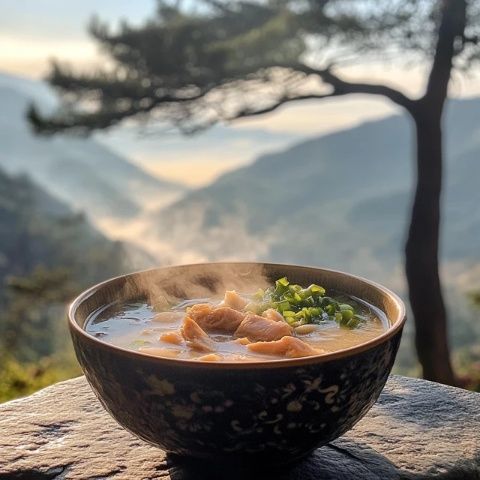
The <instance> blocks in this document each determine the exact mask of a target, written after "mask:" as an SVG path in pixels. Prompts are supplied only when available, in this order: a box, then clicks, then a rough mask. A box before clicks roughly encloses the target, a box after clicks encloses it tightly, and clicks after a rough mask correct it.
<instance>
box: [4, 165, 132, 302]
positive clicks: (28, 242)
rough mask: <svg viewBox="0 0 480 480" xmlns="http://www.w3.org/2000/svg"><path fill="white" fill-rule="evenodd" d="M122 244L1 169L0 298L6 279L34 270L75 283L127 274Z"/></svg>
mask: <svg viewBox="0 0 480 480" xmlns="http://www.w3.org/2000/svg"><path fill="white" fill-rule="evenodd" d="M127 259H128V251H127V246H126V245H124V244H122V243H120V242H112V241H110V240H108V239H107V238H105V237H104V236H103V235H102V234H100V233H99V232H98V231H97V230H95V228H94V227H92V226H91V225H90V224H89V223H88V222H87V220H86V219H85V217H84V216H83V215H82V214H78V213H74V212H73V211H72V210H71V209H70V207H68V206H67V205H65V204H64V203H62V202H60V201H58V200H57V199H55V198H54V197H52V196H51V195H50V194H48V193H47V192H45V191H44V190H43V189H42V188H41V187H39V186H37V185H35V184H34V183H33V182H32V181H31V180H30V179H29V178H28V177H26V176H24V175H23V176H16V177H13V176H10V175H7V174H5V173H4V172H3V171H1V170H0V298H1V297H2V295H3V293H4V292H3V288H2V286H3V282H4V280H5V278H6V277H7V276H9V275H16V276H22V275H27V274H29V273H30V272H31V271H33V270H34V269H35V268H36V267H37V266H39V265H42V266H44V267H46V268H62V269H68V270H69V271H70V272H71V275H72V276H73V277H74V278H75V280H76V281H78V283H79V284H80V285H88V284H91V283H92V282H96V281H99V280H100V279H104V278H107V277H108V276H113V275H118V274H119V273H121V272H123V271H125V270H127V269H128V268H129V265H128V260H127Z"/></svg>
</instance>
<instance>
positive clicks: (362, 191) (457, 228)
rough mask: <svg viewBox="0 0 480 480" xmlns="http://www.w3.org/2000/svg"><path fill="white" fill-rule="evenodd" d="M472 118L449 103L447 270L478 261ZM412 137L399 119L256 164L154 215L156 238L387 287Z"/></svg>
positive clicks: (401, 221) (479, 145)
mask: <svg viewBox="0 0 480 480" xmlns="http://www.w3.org/2000/svg"><path fill="white" fill-rule="evenodd" d="M318 108H319V112H321V105H319V107H318ZM479 110H480V99H468V100H452V101H451V102H450V103H449V107H448V110H447V114H446V119H445V121H446V125H447V127H448V128H447V139H446V141H447V143H446V158H447V162H446V163H447V165H446V185H445V186H446V188H445V195H444V198H443V202H444V213H445V216H444V222H443V226H442V227H443V228H442V240H443V243H442V246H443V248H442V255H443V259H444V260H445V261H452V262H454V261H462V262H467V263H471V262H477V263H478V262H479V261H480V256H479V254H478V238H480V237H479V233H480V211H479V210H478V208H476V205H478V203H479V202H480V190H479V189H478V187H477V185H476V184H477V182H478V180H477V179H478V178H480V135H479V134H480V115H478V111H479ZM411 130H412V129H411V125H410V123H409V121H408V119H407V118H406V117H404V116H400V115H396V116H391V117H388V118H385V119H382V120H378V121H374V122H368V123H364V124H361V125H359V126H357V127H354V128H350V129H348V130H343V131H339V132H336V133H333V134H329V135H326V136H322V137H318V138H312V139H310V140H308V141H304V142H301V143H298V144H296V145H294V146H293V147H291V148H288V149H285V150H283V151H279V152H274V153H270V154H267V155H263V156H261V157H260V158H259V159H258V160H257V161H255V162H254V163H253V164H251V165H249V166H247V167H244V168H241V169H238V170H235V171H233V172H230V173H227V174H225V175H223V176H222V177H221V178H219V179H218V180H217V181H216V182H214V183H213V184H211V185H210V186H208V187H206V188H203V189H200V190H196V191H193V192H191V193H189V194H187V195H186V196H185V197H184V198H182V199H181V200H179V201H177V202H176V203H174V204H172V205H170V206H168V207H167V208H164V209H162V210H159V211H157V212H155V213H154V214H152V217H151V223H152V225H157V229H156V232H155V233H156V236H157V238H158V239H161V240H162V242H163V243H165V242H168V243H169V244H170V245H172V246H174V248H175V249H176V250H177V251H183V252H190V255H191V256H195V255H197V256H198V258H199V259H215V260H216V259H225V258H237V259H255V258H259V259H265V260H272V261H280V262H296V263H304V264H316V265H324V266H328V267H333V268H337V269H343V270H348V271H353V272H356V273H358V274H362V275H366V276H370V277H373V278H376V279H377V280H379V281H387V283H390V285H392V283H393V280H392V278H393V277H395V278H396V277H398V275H397V274H398V271H399V266H400V261H401V258H402V257H401V255H402V252H401V246H402V243H403V240H404V235H405V229H406V226H407V220H408V213H409V204H410V197H411V187H412V183H413V182H412V178H413V175H414V169H413V160H412V150H413V147H412V131H411ZM466 212H468V215H467V214H466Z"/></svg>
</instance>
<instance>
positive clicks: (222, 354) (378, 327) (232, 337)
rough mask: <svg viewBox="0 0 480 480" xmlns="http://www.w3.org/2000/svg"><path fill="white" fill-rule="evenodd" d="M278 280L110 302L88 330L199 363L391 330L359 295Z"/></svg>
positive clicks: (318, 347)
mask: <svg viewBox="0 0 480 480" xmlns="http://www.w3.org/2000/svg"><path fill="white" fill-rule="evenodd" d="M328 293H329V295H327V292H326V290H325V289H324V288H323V287H321V286H319V285H310V286H308V287H302V286H300V285H295V284H291V283H290V282H289V281H288V279H287V278H285V277H284V278H281V279H279V280H277V281H276V282H275V284H274V285H272V286H270V287H268V288H267V289H264V290H263V289H259V290H258V291H257V292H255V293H243V292H236V291H233V290H232V291H226V292H224V294H223V295H221V296H220V297H218V298H216V297H214V298H203V299H193V300H185V301H182V302H180V303H177V304H175V305H171V306H170V308H168V309H166V308H164V307H163V308H161V309H160V311H158V310H159V309H158V307H155V305H151V304H149V303H146V302H137V303H114V304H111V305H108V306H106V307H104V308H103V309H101V310H100V311H97V312H94V313H93V314H92V315H91V316H90V317H89V318H88V319H87V322H86V326H85V329H86V331H87V332H88V333H90V334H91V335H93V336H95V337H97V338H99V339H101V340H102V341H104V342H107V343H110V344H113V345H117V346H119V347H122V348H127V349H131V350H137V351H139V352H142V353H145V354H148V355H153V356H158V357H164V358H176V359H188V360H197V361H203V362H256V361H265V360H278V359H285V358H300V357H308V356H312V355H322V354H326V353H330V352H334V351H337V350H343V349H345V348H349V347H353V346H355V345H359V344H362V343H365V342H367V341H369V340H371V339H372V338H375V337H377V336H379V335H381V333H382V332H384V331H385V330H386V329H387V328H388V320H387V318H386V316H385V314H384V313H383V312H382V311H380V310H379V309H377V308H375V307H373V306H372V305H369V304H368V303H366V302H364V301H363V300H361V299H358V298H355V297H352V296H348V295H344V294H341V293H336V292H328Z"/></svg>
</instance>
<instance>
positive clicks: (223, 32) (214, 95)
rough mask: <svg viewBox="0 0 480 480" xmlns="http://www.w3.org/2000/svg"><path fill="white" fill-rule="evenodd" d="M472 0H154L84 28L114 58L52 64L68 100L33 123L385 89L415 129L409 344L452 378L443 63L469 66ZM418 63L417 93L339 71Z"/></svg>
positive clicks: (188, 113) (233, 113)
mask: <svg viewBox="0 0 480 480" xmlns="http://www.w3.org/2000/svg"><path fill="white" fill-rule="evenodd" d="M479 3H480V2H479V1H475V0H470V1H468V0H376V1H374V0H297V1H289V0H264V1H257V2H255V1H240V2H238V1H230V2H227V1H223V0H202V1H200V0H199V1H198V2H196V3H195V4H194V6H193V7H192V6H191V3H190V4H188V5H190V7H189V8H187V7H185V6H183V7H182V4H181V3H180V2H174V3H168V2H159V4H158V9H157V12H156V15H155V16H153V17H152V18H151V19H150V20H149V21H147V22H146V23H145V24H143V25H141V26H139V27H134V26H131V25H129V24H128V23H123V24H122V25H121V27H120V28H119V30H118V31H116V32H112V31H111V30H110V29H109V28H108V26H106V25H104V24H102V23H101V22H99V21H98V20H94V21H93V22H92V24H91V28H90V30H91V33H92V35H93V37H94V38H95V39H96V40H97V41H98V43H99V44H100V45H101V47H102V48H103V50H104V51H106V52H107V53H108V55H109V56H110V58H111V59H112V60H113V62H112V63H113V65H112V66H110V67H105V68H104V69H100V70H97V71H94V72H89V73H85V74H82V73H78V72H75V71H73V70H71V69H70V68H69V67H68V66H66V65H60V64H58V63H55V64H54V65H53V67H52V70H51V72H50V75H49V81H50V83H51V84H52V85H54V86H55V87H57V88H58V89H59V90H60V92H61V93H62V94H63V98H64V100H65V104H64V106H63V108H62V109H61V110H59V111H58V112H57V113H56V114H55V115H53V116H51V117H44V116H42V115H41V114H40V113H39V112H38V111H37V110H36V109H35V108H34V107H32V108H31V109H30V111H29V119H30V121H31V123H32V125H33V126H34V128H35V129H36V130H37V131H38V132H41V133H46V134H52V133H55V132H59V131H65V130H70V131H76V132H81V133H88V132H91V131H93V130H96V129H106V128H109V127H112V126H114V125H116V124H118V123H119V122H121V121H124V120H126V119H135V120H141V119H154V120H158V121H166V122H169V123H170V124H172V125H174V126H175V127H177V128H179V129H180V130H181V131H183V132H185V133H193V132H197V131H199V130H202V129H205V128H207V127H209V126H211V125H213V124H215V123H217V122H225V121H227V122H228V121H231V120H234V119H238V118H241V117H250V116H254V115H261V114H265V113H268V112H272V111H274V110H276V109H277V108H279V107H280V106H282V105H284V104H286V103H289V102H297V101H301V100H314V99H317V100H321V99H324V98H332V97H339V96H344V95H349V94H371V95H377V96H382V97H386V98H388V99H389V100H391V101H392V102H393V103H395V104H397V105H399V106H400V107H402V108H403V109H404V110H405V111H406V112H408V113H409V114H410V116H411V118H412V119H413V121H414V125H415V129H416V147H417V148H416V160H417V182H416V190H415V196H414V200H413V207H412V215H411V223H410V228H409V231H408V239H407V242H406V248H405V258H406V276H407V281H408V286H409V298H410V303H411V307H412V311H413V313H414V317H415V324H416V348H417V352H418V357H419V360H420V363H421V365H422V368H423V375H424V377H425V378H427V379H430V380H435V381H439V382H443V383H448V384H454V383H455V376H454V373H453V370H452V366H451V363H450V357H449V347H448V335H447V321H446V311H445V306H444V301H443V297H442V290H441V284H440V278H439V271H438V241H439V223H440V193H441V187H442V113H443V109H444V104H445V100H446V98H447V94H448V84H449V80H450V77H451V74H452V69H453V68H457V69H460V70H463V69H466V68H468V67H470V66H471V65H472V64H473V63H474V62H475V61H477V60H478V59H479V58H480V52H479V49H478V48H477V45H478V38H479V37H478V34H479V30H480V28H479V22H478V20H480V5H479ZM398 57H401V58H403V59H407V60H408V61H412V62H413V61H417V62H429V64H430V71H429V74H428V78H427V79H426V87H425V91H424V94H423V95H422V96H421V97H420V98H415V99H414V98H410V97H408V96H407V95H406V94H405V93H402V92H401V91H399V90H397V89H395V88H392V87H390V86H387V85H382V84H374V83H363V82H362V83H359V82H352V81H347V80H345V79H344V78H342V76H341V75H340V74H339V73H338V72H339V69H340V67H341V66H342V65H344V64H346V63H350V62H356V63H366V62H369V61H372V60H373V59H376V60H378V59H379V58H380V59H396V58H398Z"/></svg>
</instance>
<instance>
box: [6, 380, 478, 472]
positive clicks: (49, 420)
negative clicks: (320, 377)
mask: <svg viewBox="0 0 480 480" xmlns="http://www.w3.org/2000/svg"><path fill="white" fill-rule="evenodd" d="M235 478H244V479H252V480H254V479H256V478H258V479H262V480H269V479H272V480H273V479H275V480H297V479H298V480H300V479H301V480H320V479H322V480H333V479H350V478H351V479H355V480H367V479H368V480H375V479H379V480H389V479H424V478H439V479H444V480H447V479H448V480H457V479H458V480H463V479H467V480H468V479H477V480H480V394H476V393H472V392H467V391H464V390H460V389H456V388H452V387H446V386H443V385H439V384H435V383H431V382H427V381H424V380H418V379H413V378H406V377H399V376H391V377H390V379H389V381H388V383H387V385H386V387H385V389H384V391H383V393H382V395H381V396H380V398H379V400H378V402H377V403H376V405H375V406H374V407H373V408H372V410H371V411H370V412H369V413H368V415H367V416H366V417H365V418H364V419H363V420H361V421H360V422H359V423H358V424H357V425H356V426H355V428H354V429H353V430H351V431H350V432H348V433H347V434H346V435H344V436H343V437H341V438H339V439H338V440H336V441H334V442H332V443H331V444H329V445H327V446H325V447H322V448H319V449H318V450H316V451H315V452H314V453H313V454H312V455H311V456H310V457H308V458H306V459H305V460H303V461H302V462H300V463H298V464H296V465H294V466H293V467H291V468H289V469H285V468H283V469H281V470H275V471H271V472H269V471H261V472H258V473H253V472H250V473H248V475H247V474H245V473H242V472H234V471H225V470H222V471H219V469H218V468H215V465H212V466H211V467H209V468H208V469H207V468H206V467H205V466H204V465H201V464H198V463H195V462H185V461H180V460H179V459H176V458H171V457H169V456H168V455H166V454H165V453H164V452H163V451H162V450H160V449H157V448H155V447H152V446H149V445H147V444H146V443H144V442H142V441H141V440H138V439H137V438H135V437H134V436H133V435H131V434H130V433H128V432H127V431H125V430H123V429H122V428H121V427H120V426H119V425H118V424H117V423H116V422H115V421H114V420H113V419H112V418H111V417H110V416H109V415H108V414H107V413H106V412H105V411H104V410H103V408H102V407H101V405H100V403H99V402H98V401H97V400H96V398H95V396H94V394H93V393H92V391H91V390H90V388H89V386H88V384H87V382H86V380H85V378H84V377H79V378H76V379H73V380H69V381H66V382H62V383H59V384H56V385H53V386H51V387H49V388H46V389H44V390H42V391H40V392H38V393H36V394H34V395H31V396H30V397H27V398H24V399H20V400H15V401H12V402H8V403H5V404H3V405H0V480H3V479H18V480H27V479H28V480H30V479H32V480H37V479H38V480H49V479H56V480H61V479H90V480H94V479H98V480H99V479H114V480H124V479H125V480H127V479H135V480H137V479H138V480H140V479H165V480H190V479H192V480H193V479H195V480H204V479H205V480H215V479H235Z"/></svg>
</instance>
